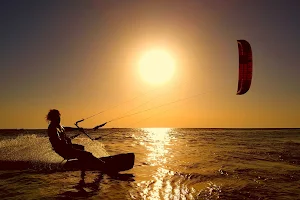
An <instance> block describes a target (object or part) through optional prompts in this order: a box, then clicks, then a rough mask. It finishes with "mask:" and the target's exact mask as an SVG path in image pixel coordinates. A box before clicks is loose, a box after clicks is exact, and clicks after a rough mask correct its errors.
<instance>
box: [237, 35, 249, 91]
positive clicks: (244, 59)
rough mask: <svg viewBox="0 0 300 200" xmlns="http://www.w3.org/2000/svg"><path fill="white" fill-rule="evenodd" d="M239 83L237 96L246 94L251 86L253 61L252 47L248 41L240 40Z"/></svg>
mask: <svg viewBox="0 0 300 200" xmlns="http://www.w3.org/2000/svg"><path fill="white" fill-rule="evenodd" d="M237 42H238V49H239V82H238V90H237V93H236V94H237V95H242V94H245V93H246V92H247V91H248V90H249V89H250V86H251V80H252V70H253V60H252V51H251V46H250V44H249V43H248V42H247V41H246V40H238V41H237Z"/></svg>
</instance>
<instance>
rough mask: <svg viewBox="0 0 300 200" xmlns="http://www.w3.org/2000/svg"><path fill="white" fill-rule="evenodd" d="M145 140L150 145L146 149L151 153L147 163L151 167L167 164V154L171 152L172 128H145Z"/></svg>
mask: <svg viewBox="0 0 300 200" xmlns="http://www.w3.org/2000/svg"><path fill="white" fill-rule="evenodd" d="M142 130H143V132H144V133H146V134H145V139H146V140H147V142H148V144H150V145H147V146H146V148H147V150H148V151H149V153H148V158H147V161H148V162H149V163H151V165H160V164H165V163H166V162H167V156H166V154H167V153H168V152H169V147H168V146H169V145H170V141H171V139H172V138H171V136H170V131H171V129H170V128H143V129H142Z"/></svg>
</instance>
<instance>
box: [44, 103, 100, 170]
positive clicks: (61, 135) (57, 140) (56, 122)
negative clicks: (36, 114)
mask: <svg viewBox="0 0 300 200" xmlns="http://www.w3.org/2000/svg"><path fill="white" fill-rule="evenodd" d="M60 116H61V115H60V113H59V111H58V110H55V109H52V110H50V111H49V113H48V115H47V120H48V121H49V122H50V124H49V126H48V136H49V140H50V142H51V144H52V147H53V150H54V151H55V152H56V153H57V154H59V155H60V156H61V157H63V158H64V159H67V160H68V159H75V158H77V159H78V160H80V161H96V163H100V164H101V162H102V161H101V160H100V159H98V158H96V157H94V156H93V154H92V153H90V152H87V151H85V150H84V146H82V145H79V144H72V142H71V139H70V138H69V137H67V136H66V133H65V131H72V130H80V129H79V128H72V127H65V128H64V127H62V126H61V124H60ZM82 163H84V162H82Z"/></svg>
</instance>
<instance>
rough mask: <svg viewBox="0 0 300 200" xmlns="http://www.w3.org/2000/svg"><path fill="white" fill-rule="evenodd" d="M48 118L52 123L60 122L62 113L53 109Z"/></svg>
mask: <svg viewBox="0 0 300 200" xmlns="http://www.w3.org/2000/svg"><path fill="white" fill-rule="evenodd" d="M46 119H47V120H48V121H50V122H51V123H57V124H59V123H60V113H59V111H58V110H56V109H52V110H50V111H49V112H48V115H47V116H46Z"/></svg>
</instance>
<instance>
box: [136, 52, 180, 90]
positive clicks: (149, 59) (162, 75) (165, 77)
mask: <svg viewBox="0 0 300 200" xmlns="http://www.w3.org/2000/svg"><path fill="white" fill-rule="evenodd" d="M139 67H140V75H141V77H142V78H143V80H144V81H146V82H148V83H151V84H154V85H159V84H163V83H166V82H167V81H169V80H170V79H171V78H172V76H173V74H174V71H175V61H174V59H173V58H172V56H171V55H170V54H169V53H168V52H166V51H164V50H157V49H156V50H151V51H148V52H147V53H145V54H144V55H143V56H142V57H141V59H140V62H139Z"/></svg>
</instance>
